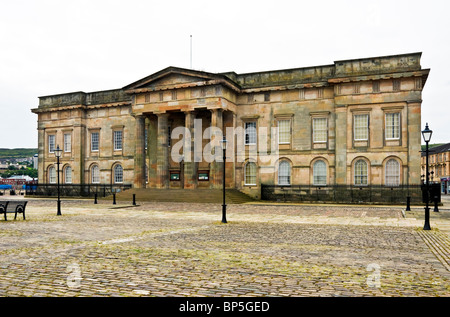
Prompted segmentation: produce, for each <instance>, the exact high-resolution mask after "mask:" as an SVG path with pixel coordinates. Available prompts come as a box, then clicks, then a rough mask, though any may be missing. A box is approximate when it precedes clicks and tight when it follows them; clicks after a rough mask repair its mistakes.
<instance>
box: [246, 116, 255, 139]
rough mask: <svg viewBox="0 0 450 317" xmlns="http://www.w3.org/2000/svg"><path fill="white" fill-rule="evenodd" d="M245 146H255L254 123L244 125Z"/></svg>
mask: <svg viewBox="0 0 450 317" xmlns="http://www.w3.org/2000/svg"><path fill="white" fill-rule="evenodd" d="M245 144H256V122H254V121H253V122H246V123H245Z"/></svg>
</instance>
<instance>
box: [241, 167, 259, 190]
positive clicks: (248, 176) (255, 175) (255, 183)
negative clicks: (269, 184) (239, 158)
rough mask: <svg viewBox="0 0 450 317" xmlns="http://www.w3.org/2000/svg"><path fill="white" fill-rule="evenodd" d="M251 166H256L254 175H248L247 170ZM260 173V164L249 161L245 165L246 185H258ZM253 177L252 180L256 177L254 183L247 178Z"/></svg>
mask: <svg viewBox="0 0 450 317" xmlns="http://www.w3.org/2000/svg"><path fill="white" fill-rule="evenodd" d="M250 166H254V175H248V174H247V172H248V170H247V168H248V167H250ZM257 174H258V166H257V165H256V163H255V162H247V163H246V164H245V166H244V185H245V186H256V185H257V176H258V175H257ZM249 178H251V179H252V180H253V179H254V180H255V181H254V182H253V183H249V182H247V180H248V179H249Z"/></svg>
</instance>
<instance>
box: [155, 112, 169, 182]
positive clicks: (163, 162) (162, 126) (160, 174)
mask: <svg viewBox="0 0 450 317" xmlns="http://www.w3.org/2000/svg"><path fill="white" fill-rule="evenodd" d="M157 116H158V137H157V138H158V139H157V140H158V143H157V151H158V153H157V163H156V175H157V183H156V187H157V188H169V147H168V146H169V134H168V133H169V131H168V123H169V114H168V113H159V114H157Z"/></svg>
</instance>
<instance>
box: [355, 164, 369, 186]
mask: <svg viewBox="0 0 450 317" xmlns="http://www.w3.org/2000/svg"><path fill="white" fill-rule="evenodd" d="M360 162H361V163H364V166H365V174H362V172H363V171H358V165H359V163H360ZM358 172H361V174H358ZM358 178H359V181H360V182H357V179H358ZM363 178H365V180H366V182H365V183H363V182H362V180H363ZM353 185H354V186H368V185H369V163H367V161H366V160H364V159H362V158H360V159H358V160H356V161H355V163H354V166H353Z"/></svg>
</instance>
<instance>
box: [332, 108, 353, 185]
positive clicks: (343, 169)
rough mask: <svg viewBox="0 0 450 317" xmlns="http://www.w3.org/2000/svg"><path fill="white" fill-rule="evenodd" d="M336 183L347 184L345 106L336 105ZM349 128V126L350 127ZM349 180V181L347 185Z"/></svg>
mask: <svg viewBox="0 0 450 317" xmlns="http://www.w3.org/2000/svg"><path fill="white" fill-rule="evenodd" d="M336 127H341V128H338V129H336V144H335V147H336V155H335V158H336V162H335V168H336V185H347V182H348V180H347V128H348V127H347V107H346V106H337V107H336ZM350 129H351V127H350ZM350 184H351V180H350V181H349V185H350Z"/></svg>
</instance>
